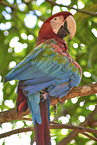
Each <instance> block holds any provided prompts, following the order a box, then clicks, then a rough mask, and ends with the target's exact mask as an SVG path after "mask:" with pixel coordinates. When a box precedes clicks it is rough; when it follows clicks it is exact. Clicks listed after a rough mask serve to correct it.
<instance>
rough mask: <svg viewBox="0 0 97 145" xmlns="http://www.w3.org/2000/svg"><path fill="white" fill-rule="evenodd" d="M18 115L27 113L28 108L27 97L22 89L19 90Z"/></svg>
mask: <svg viewBox="0 0 97 145" xmlns="http://www.w3.org/2000/svg"><path fill="white" fill-rule="evenodd" d="M16 106H17V113H18V115H20V114H21V113H22V112H25V111H26V110H27V108H28V104H27V97H26V96H25V95H24V94H23V93H22V90H21V89H20V87H19V88H18V96H17V103H16Z"/></svg>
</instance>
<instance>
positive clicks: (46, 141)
mask: <svg viewBox="0 0 97 145" xmlns="http://www.w3.org/2000/svg"><path fill="white" fill-rule="evenodd" d="M40 111H41V118H42V123H41V124H38V123H37V122H36V123H35V126H34V130H35V139H36V144H37V145H50V132H49V119H48V107H47V100H44V101H43V102H41V103H40Z"/></svg>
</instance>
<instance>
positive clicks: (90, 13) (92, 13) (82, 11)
mask: <svg viewBox="0 0 97 145" xmlns="http://www.w3.org/2000/svg"><path fill="white" fill-rule="evenodd" d="M45 1H47V2H48V3H50V4H51V5H53V6H55V5H57V6H59V7H66V8H68V9H73V10H76V11H77V12H81V13H85V14H88V15H92V16H97V13H94V12H89V11H84V10H80V9H77V8H74V7H71V6H66V5H62V4H57V3H55V2H54V1H51V0H45Z"/></svg>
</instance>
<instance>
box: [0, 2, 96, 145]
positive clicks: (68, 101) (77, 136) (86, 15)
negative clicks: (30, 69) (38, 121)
mask: <svg viewBox="0 0 97 145" xmlns="http://www.w3.org/2000/svg"><path fill="white" fill-rule="evenodd" d="M60 11H69V12H71V14H72V15H73V17H74V19H75V21H76V25H77V30H76V34H75V36H74V38H73V39H72V40H71V41H69V37H68V36H67V37H66V38H65V39H64V40H65V41H66V42H67V46H68V51H69V53H70V56H71V57H72V58H73V59H74V60H75V61H76V62H77V63H78V64H79V65H80V66H81V68H82V79H81V82H80V84H79V86H78V87H75V88H74V90H73V88H71V89H70V94H68V95H66V96H65V97H64V99H63V98H60V99H56V98H55V100H54V101H55V102H53V100H52V99H51V98H50V99H51V100H50V103H51V106H50V113H51V115H50V121H51V126H50V128H51V129H50V135H51V145H96V143H97V2H96V0H94V1H92V0H85V1H84V0H77V1H74V0H53V1H50V0H23V1H22V0H5V1H3V0H2V1H0V113H1V116H3V115H2V113H4V111H5V113H6V111H9V112H8V114H7V113H6V114H7V115H4V116H3V117H2V118H1V119H0V121H1V122H0V123H1V126H0V145H9V144H10V145H13V144H14V145H36V143H35V139H34V136H35V135H34V131H33V121H32V119H31V114H29V112H27V113H26V112H24V113H25V115H26V116H24V114H23V115H21V117H20V116H19V115H17V113H16V98H17V92H18V89H17V83H18V80H12V81H9V82H7V83H6V84H5V83H4V77H5V76H6V75H7V74H8V73H9V71H10V70H12V69H13V68H14V67H15V66H16V65H17V64H18V63H19V62H20V61H22V60H23V59H24V58H25V57H26V56H27V55H28V54H29V53H30V52H31V51H32V50H33V49H34V48H35V45H36V41H37V37H38V32H39V30H40V28H41V26H42V24H43V22H44V21H45V20H46V19H47V18H49V17H50V16H51V15H53V14H55V13H57V12H60ZM69 35H70V33H69ZM49 53H50V52H49ZM63 53H64V52H63ZM66 53H68V52H66ZM31 63H33V62H31ZM68 69H69V68H68ZM68 72H69V71H68ZM69 81H70V80H69ZM42 93H44V92H42ZM56 103H58V106H57V113H56V114H55V112H54V108H53V106H52V105H55V104H56ZM10 110H11V111H13V112H14V113H12V112H10ZM28 111H29V110H28ZM1 116H0V117H1ZM4 117H5V118H6V121H4V120H5V119H4ZM11 117H12V118H13V119H12V118H11ZM2 120H3V122H2ZM65 125H67V126H65ZM81 127H82V128H81ZM25 128H28V130H27V131H24V132H23V130H22V129H25ZM19 129H20V130H19ZM14 130H16V132H13V131H14ZM10 131H12V132H11V133H10ZM19 131H20V132H19ZM5 132H8V134H7V135H6V136H4V137H2V134H3V133H5ZM3 135H4V134H3ZM62 142H63V143H62Z"/></svg>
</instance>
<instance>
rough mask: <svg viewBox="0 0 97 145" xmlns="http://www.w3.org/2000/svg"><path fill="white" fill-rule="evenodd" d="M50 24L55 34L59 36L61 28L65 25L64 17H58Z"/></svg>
mask: <svg viewBox="0 0 97 145" xmlns="http://www.w3.org/2000/svg"><path fill="white" fill-rule="evenodd" d="M50 24H51V28H52V29H53V31H54V33H55V34H57V32H58V30H59V29H60V27H61V26H63V25H64V17H63V16H62V15H61V16H58V17H54V18H53V19H52V20H51V21H50Z"/></svg>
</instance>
